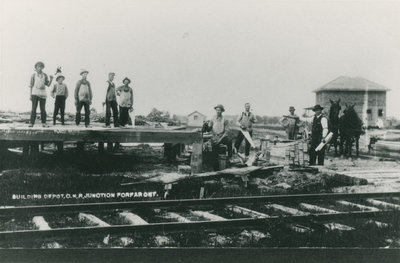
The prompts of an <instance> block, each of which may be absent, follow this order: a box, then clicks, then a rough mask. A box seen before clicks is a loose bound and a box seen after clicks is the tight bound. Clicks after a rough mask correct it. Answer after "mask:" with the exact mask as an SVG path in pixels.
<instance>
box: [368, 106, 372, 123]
mask: <svg viewBox="0 0 400 263" xmlns="http://www.w3.org/2000/svg"><path fill="white" fill-rule="evenodd" d="M367 120H368V121H372V110H371V109H368V110H367Z"/></svg>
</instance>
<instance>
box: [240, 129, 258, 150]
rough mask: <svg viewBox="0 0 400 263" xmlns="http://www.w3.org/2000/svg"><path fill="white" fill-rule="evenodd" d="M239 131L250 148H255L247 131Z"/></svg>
mask: <svg viewBox="0 0 400 263" xmlns="http://www.w3.org/2000/svg"><path fill="white" fill-rule="evenodd" d="M240 131H241V132H242V134H243V136H244V138H245V139H246V140H247V141H248V142H249V143H250V145H251V147H253V148H256V145H255V144H254V141H253V139H252V138H251V136H250V133H249V132H248V131H244V130H242V129H240Z"/></svg>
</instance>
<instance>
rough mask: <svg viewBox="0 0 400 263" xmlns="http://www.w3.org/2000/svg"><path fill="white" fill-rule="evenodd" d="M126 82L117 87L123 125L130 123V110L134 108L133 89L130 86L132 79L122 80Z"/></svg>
mask: <svg viewBox="0 0 400 263" xmlns="http://www.w3.org/2000/svg"><path fill="white" fill-rule="evenodd" d="M122 83H123V84H124V85H123V86H120V87H118V88H117V96H118V102H119V103H118V104H119V122H120V125H121V126H122V127H125V125H126V124H127V123H128V119H129V110H132V109H133V91H132V88H131V87H129V84H130V83H131V80H130V79H128V78H124V80H123V81H122Z"/></svg>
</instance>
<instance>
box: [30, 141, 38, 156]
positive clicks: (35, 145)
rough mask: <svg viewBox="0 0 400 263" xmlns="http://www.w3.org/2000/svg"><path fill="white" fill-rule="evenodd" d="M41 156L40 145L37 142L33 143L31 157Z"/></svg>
mask: <svg viewBox="0 0 400 263" xmlns="http://www.w3.org/2000/svg"><path fill="white" fill-rule="evenodd" d="M37 154H39V144H38V143H37V142H32V143H31V155H37Z"/></svg>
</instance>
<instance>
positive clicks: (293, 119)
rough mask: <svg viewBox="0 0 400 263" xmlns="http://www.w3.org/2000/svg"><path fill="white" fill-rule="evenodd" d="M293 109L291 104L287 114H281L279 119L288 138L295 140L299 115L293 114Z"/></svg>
mask: <svg viewBox="0 0 400 263" xmlns="http://www.w3.org/2000/svg"><path fill="white" fill-rule="evenodd" d="M295 110H296V109H295V108H294V107H293V106H290V107H289V115H283V117H282V118H281V120H280V122H281V124H282V126H283V127H284V128H285V130H286V134H287V136H288V139H289V140H296V139H297V133H298V132H299V124H300V118H299V116H297V115H296V114H294V111H295Z"/></svg>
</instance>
